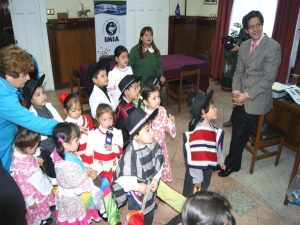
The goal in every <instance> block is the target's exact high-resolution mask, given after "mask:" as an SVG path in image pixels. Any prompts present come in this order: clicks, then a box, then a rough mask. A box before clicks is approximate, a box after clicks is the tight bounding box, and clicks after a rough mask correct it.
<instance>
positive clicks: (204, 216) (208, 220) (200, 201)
mask: <svg viewBox="0 0 300 225" xmlns="http://www.w3.org/2000/svg"><path fill="white" fill-rule="evenodd" d="M230 211H231V205H230V202H229V201H228V199H227V198H226V197H225V196H223V195H221V194H219V193H215V192H210V191H199V192H196V193H195V194H193V195H192V196H190V197H189V198H188V200H187V201H186V203H185V204H184V206H183V208H182V213H181V214H179V215H178V216H176V217H174V218H173V219H172V220H171V221H170V222H168V223H167V225H194V224H201V225H204V224H205V225H216V224H220V225H236V222H235V219H234V217H233V216H232V214H231V212H230ZM181 221H182V223H180V222H181Z"/></svg>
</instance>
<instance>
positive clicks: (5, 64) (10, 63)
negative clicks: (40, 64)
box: [0, 45, 34, 79]
mask: <svg viewBox="0 0 300 225" xmlns="http://www.w3.org/2000/svg"><path fill="white" fill-rule="evenodd" d="M32 71H34V62H33V60H32V58H31V56H30V55H29V54H28V53H27V52H26V51H25V50H23V49H21V48H20V47H18V46H17V45H8V46H5V47H3V48H2V49H0V76H1V77H2V78H4V79H5V75H9V76H12V77H13V78H15V79H16V78H18V77H19V76H20V74H21V73H23V74H24V75H26V74H28V73H29V72H32Z"/></svg>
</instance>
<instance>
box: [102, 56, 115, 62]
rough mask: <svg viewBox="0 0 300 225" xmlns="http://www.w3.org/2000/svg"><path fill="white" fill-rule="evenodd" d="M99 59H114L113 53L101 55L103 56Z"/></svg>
mask: <svg viewBox="0 0 300 225" xmlns="http://www.w3.org/2000/svg"><path fill="white" fill-rule="evenodd" d="M100 59H107V60H108V61H112V60H115V56H114V55H107V56H103V57H100V58H99V60H100Z"/></svg>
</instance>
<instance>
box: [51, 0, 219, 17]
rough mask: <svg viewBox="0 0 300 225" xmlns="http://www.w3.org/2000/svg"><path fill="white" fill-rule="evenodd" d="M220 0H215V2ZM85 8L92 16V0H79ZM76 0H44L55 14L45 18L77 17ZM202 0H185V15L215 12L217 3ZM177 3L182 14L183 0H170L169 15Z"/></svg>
mask: <svg viewBox="0 0 300 225" xmlns="http://www.w3.org/2000/svg"><path fill="white" fill-rule="evenodd" d="M219 1H221V0H217V3H218V2H219ZM79 2H81V3H82V4H83V5H84V7H85V8H86V9H90V10H91V13H88V17H94V1H93V0H80V1H79ZM79 2H78V1H77V0H46V8H47V9H49V8H50V9H54V13H55V15H47V19H57V16H56V13H58V12H66V11H67V10H68V11H69V18H78V16H77V12H78V11H80V10H81V4H80V3H79ZM203 2H204V1H203V0H187V13H186V14H187V16H209V15H210V14H217V11H218V5H204V3H203ZM177 3H179V6H180V14H181V15H182V16H184V12H185V0H170V13H169V14H170V15H171V16H174V15H175V8H176V5H177Z"/></svg>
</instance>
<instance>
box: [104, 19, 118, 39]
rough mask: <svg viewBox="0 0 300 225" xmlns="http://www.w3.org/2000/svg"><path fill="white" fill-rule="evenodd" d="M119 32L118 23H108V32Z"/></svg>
mask: <svg viewBox="0 0 300 225" xmlns="http://www.w3.org/2000/svg"><path fill="white" fill-rule="evenodd" d="M116 32H117V25H116V24H115V23H114V22H109V23H107V25H106V33H107V34H108V35H110V36H112V35H115V34H116Z"/></svg>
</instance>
